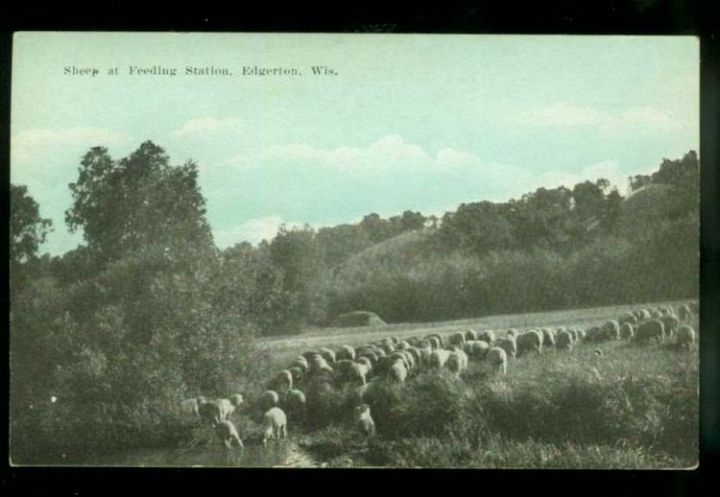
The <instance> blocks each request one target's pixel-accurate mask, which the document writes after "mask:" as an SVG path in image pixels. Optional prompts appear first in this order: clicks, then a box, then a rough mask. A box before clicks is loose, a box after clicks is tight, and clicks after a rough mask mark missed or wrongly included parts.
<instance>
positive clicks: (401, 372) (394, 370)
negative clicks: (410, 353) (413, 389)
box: [388, 361, 408, 383]
mask: <svg viewBox="0 0 720 497" xmlns="http://www.w3.org/2000/svg"><path fill="white" fill-rule="evenodd" d="M388 374H389V376H390V378H391V379H393V380H395V381H396V382H398V383H403V382H404V381H405V380H406V379H407V375H408V372H407V369H406V368H405V364H404V363H403V362H402V361H395V362H394V363H393V365H392V366H390V370H389V371H388Z"/></svg>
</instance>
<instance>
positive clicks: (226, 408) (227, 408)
mask: <svg viewBox="0 0 720 497" xmlns="http://www.w3.org/2000/svg"><path fill="white" fill-rule="evenodd" d="M215 402H217V403H218V405H219V406H220V421H223V420H226V419H230V416H231V415H232V413H233V412H235V404H233V403H232V402H231V401H230V399H216V400H215Z"/></svg>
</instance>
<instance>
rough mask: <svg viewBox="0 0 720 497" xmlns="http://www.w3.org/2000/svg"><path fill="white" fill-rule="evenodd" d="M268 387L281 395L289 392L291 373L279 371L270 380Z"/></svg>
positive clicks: (291, 383)
mask: <svg viewBox="0 0 720 497" xmlns="http://www.w3.org/2000/svg"><path fill="white" fill-rule="evenodd" d="M268 387H269V388H270V389H272V390H276V391H277V392H279V393H281V394H283V393H287V392H289V391H290V390H292V387H293V377H292V373H291V372H290V371H288V370H287V369H284V370H282V371H280V372H279V373H278V374H277V375H276V376H275V377H274V378H273V379H272V380H270V382H269V384H268Z"/></svg>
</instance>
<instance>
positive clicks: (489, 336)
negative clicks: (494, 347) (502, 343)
mask: <svg viewBox="0 0 720 497" xmlns="http://www.w3.org/2000/svg"><path fill="white" fill-rule="evenodd" d="M477 338H478V340H482V341H483V342H487V343H493V342H494V341H495V332H494V331H493V330H483V331H481V332H480V333H478V337H477Z"/></svg>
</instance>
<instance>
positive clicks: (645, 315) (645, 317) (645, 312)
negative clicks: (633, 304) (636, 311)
mask: <svg viewBox="0 0 720 497" xmlns="http://www.w3.org/2000/svg"><path fill="white" fill-rule="evenodd" d="M640 315H641V316H642V318H641V319H640V321H648V320H650V319H652V317H653V316H652V312H650V309H641V310H640Z"/></svg>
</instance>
